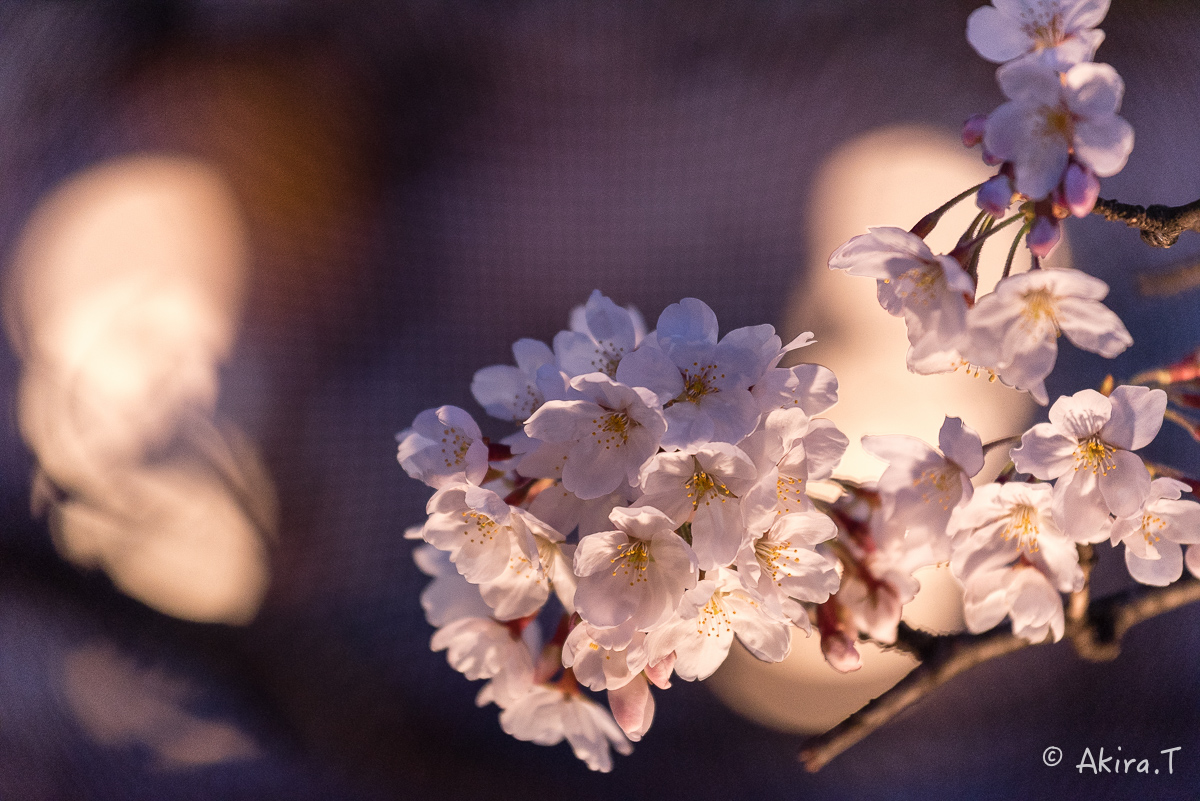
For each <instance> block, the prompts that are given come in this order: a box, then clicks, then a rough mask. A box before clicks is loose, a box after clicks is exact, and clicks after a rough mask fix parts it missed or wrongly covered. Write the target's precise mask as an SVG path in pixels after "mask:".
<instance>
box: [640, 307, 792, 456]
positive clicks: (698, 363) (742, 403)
mask: <svg viewBox="0 0 1200 801" xmlns="http://www.w3.org/2000/svg"><path fill="white" fill-rule="evenodd" d="M717 333H718V328H717V316H716V314H715V313H714V312H713V310H712V309H711V308H709V307H708V305H707V304H706V303H704V302H703V301H700V300H697V299H695V298H684V299H683V300H681V301H680V302H679V303H673V304H671V305H670V306H668V307H667V308H666V309H664V310H663V313H662V314H661V315H659V318H658V327H657V329H656V331H655V333H654V335H653V336H648V337H647V339H646V342H645V343H643V345H642V346H641V347H640V348H638V349H637V350H636V351H634V352H633V353H631V354H630V355H629V356H627V357H626V358H625V359H624V360H622V362H621V364H620V366H619V367H618V368H617V380H619V381H621V382H623V383H625V384H628V385H630V386H634V387H645V388H647V389H649V390H651V391H652V392H654V393H655V394H656V396H657V398H658V402H659V403H660V404H662V406H663V415H664V416H665V418H666V421H667V433H666V435H665V436H664V437H663V439H662V447H663V448H664V449H666V450H677V449H679V450H682V449H686V448H688V447H694V446H698V445H704V444H706V443H708V442H729V443H735V444H736V443H737V442H738V441H740V440H741V439H742V438H744V437H745V436H746V435H747V434H749V433H750V432H751V431H753V430H754V428H755V426H756V425H758V420H759V405H758V402H757V401H756V400H755V398H754V396H753V395H752V394H751V393H750V387H752V386H754V384H755V383H757V382H758V380H759V379H760V378H762V376H763V374H764V373H766V371H767V370H768V369H770V368H773V367H775V365H776V364H777V363H778V362H779V360H780V359H781V358H782V357H783V355H784V354H785V353H787V352H788V351H789V350H793V349H795V348H798V347H803V346H805V345H808V344H811V341H812V340H811V334H804V335H801V336H800V337H797V338H796V339H795V340H793V341H792V342H790V343H788V344H787V345H786V346H784V345H782V344H781V340H780V339H779V337H778V336H776V335H775V329H774V328H773V327H771V326H769V325H758V326H748V327H745V328H738V329H735V330H733V331H730V332H729V333H727V334H726V335H725V336H724V337H722V338H721V339H720V340H718V339H717Z"/></svg>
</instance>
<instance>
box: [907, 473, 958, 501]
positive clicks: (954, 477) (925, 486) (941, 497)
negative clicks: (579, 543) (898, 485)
mask: <svg viewBox="0 0 1200 801" xmlns="http://www.w3.org/2000/svg"><path fill="white" fill-rule="evenodd" d="M957 486H959V482H958V471H957V470H956V469H954V468H952V467H943V468H942V469H940V470H937V469H933V468H931V469H929V470H926V471H925V472H924V473H922V474H921V475H919V476H917V478H915V479H914V480H913V488H914V489H920V490H921V503H925V504H928V503H937V504H938V505H939V506H941V507H942V509H944V510H947V511H948V510H949V509H950V491H951V490H952V489H954V488H955V487H957Z"/></svg>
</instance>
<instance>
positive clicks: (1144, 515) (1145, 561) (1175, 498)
mask: <svg viewBox="0 0 1200 801" xmlns="http://www.w3.org/2000/svg"><path fill="white" fill-rule="evenodd" d="M1145 489H1146V492H1145V494H1144V495H1143V496H1142V499H1141V504H1140V505H1139V506H1138V507H1137V508H1136V509H1134V510H1133V511H1132V512H1131V513H1130V514H1128V515H1125V516H1120V517H1118V518H1117V521H1116V523H1114V524H1113V528H1112V544H1113V545H1116V544H1117V543H1118V542H1123V543H1125V565H1126V566H1127V567H1128V568H1129V574H1130V575H1131V576H1133V577H1134V578H1135V579H1137V580H1138V581H1140V582H1141V583H1142V584H1152V585H1154V586H1158V587H1165V586H1166V585H1168V584H1170V583H1171V582H1173V581H1175V580H1176V579H1178V578H1179V577H1180V576H1182V575H1183V548H1181V547H1180V544H1187V545H1194V544H1196V543H1200V504H1198V503H1196V502H1195V501H1184V500H1180V495H1182V494H1183V493H1184V492H1187V491H1188V485H1187V484H1184V483H1183V482H1182V481H1175V480H1174V479H1170V478H1156V479H1154V481H1153V482H1151V483H1150V484H1149V486H1147V487H1146V488H1145ZM1188 550H1189V552H1190V551H1191V549H1190V548H1189V549H1188Z"/></svg>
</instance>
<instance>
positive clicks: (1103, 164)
mask: <svg viewBox="0 0 1200 801" xmlns="http://www.w3.org/2000/svg"><path fill="white" fill-rule="evenodd" d="M996 79H997V80H998V81H999V82H1000V88H1001V89H1002V90H1003V91H1004V94H1005V96H1006V97H1007V98H1009V102H1007V103H1005V104H1004V105H1002V106H1000V107H999V108H997V109H996V110H995V111H993V112H992V113H991V114H989V115H988V120H987V129H986V131H985V133H984V137H983V144H984V147H985V148H986V149H987V151H988V152H989V153H991V154H993V155H994V156H995V157H996V158H998V159H1001V160H1002V161H1006V162H1011V163H1012V165H1013V169H1014V172H1015V181H1014V182H1015V184H1016V189H1017V191H1018V192H1020V193H1021V194H1022V195H1025V196H1026V197H1028V198H1030V199H1031V200H1040V199H1042V198H1044V197H1046V196H1047V195H1049V194H1050V192H1051V191H1052V190H1054V188H1055V187H1057V186H1058V185H1059V184H1060V183H1061V182H1062V180H1063V177H1064V173H1065V172H1066V169H1067V165H1068V163H1069V161H1070V159H1071V158H1074V159H1075V161H1077V162H1079V163H1080V164H1082V165H1083V166H1085V167H1086V168H1087V169H1089V170H1091V171H1092V172H1093V173H1095V174H1096V175H1099V176H1101V177H1107V176H1110V175H1116V174H1117V173H1118V172H1120V171H1121V169H1122V168H1123V167H1124V166H1125V161H1126V160H1127V159H1128V158H1129V153H1130V152H1131V151H1132V150H1133V128H1132V126H1130V124H1129V123H1128V122H1126V121H1125V120H1124V119H1122V118H1121V117H1119V116H1117V110H1118V109H1119V108H1120V107H1121V96H1122V94H1123V93H1124V91H1125V84H1124V83H1123V82H1122V81H1121V77H1120V76H1119V75H1117V71H1116V70H1114V69H1113V68H1112V67H1110V66H1109V65H1107V64H1093V63H1090V62H1089V63H1084V64H1077V65H1075V66H1074V67H1071V69H1070V70H1068V71H1067V72H1066V73H1064V74H1063V75H1062V76H1061V80H1060V76H1059V73H1057V72H1055V70H1054V68H1053V67H1048V66H1046V65H1044V64H1040V63H1038V62H1033V61H1017V62H1014V63H1011V64H1007V65H1005V66H1003V67H1001V68H1000V69H999V71H997V73H996Z"/></svg>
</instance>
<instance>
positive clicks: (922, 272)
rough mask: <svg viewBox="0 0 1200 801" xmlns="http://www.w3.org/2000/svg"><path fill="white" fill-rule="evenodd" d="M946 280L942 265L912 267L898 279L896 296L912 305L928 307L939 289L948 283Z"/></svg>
mask: <svg viewBox="0 0 1200 801" xmlns="http://www.w3.org/2000/svg"><path fill="white" fill-rule="evenodd" d="M945 278H946V276H945V273H944V272H943V271H942V266H941V265H940V264H928V265H925V266H923V267H912V268H910V269H909V270H907V271H905V272H904V273H901V274H900V275H899V276H897V277H896V279H895V280H896V296H897V297H899V298H901V299H903V300H907V301H909V302H910V303H920V304H922V305H924V306H928V305H929V302H930V301H931V300H932V299H933V298H934V296H935V295H936V294H937V292H938V289H939V288H940V287H941V286H942V285H944V284H945V283H946V280H945ZM884 283H885V284H886V283H890V282H889V281H884Z"/></svg>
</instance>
